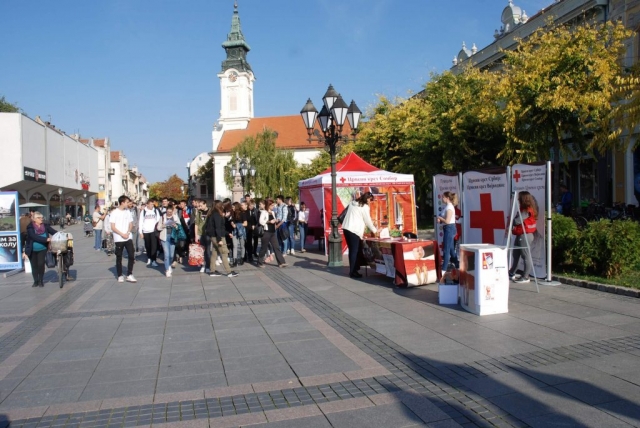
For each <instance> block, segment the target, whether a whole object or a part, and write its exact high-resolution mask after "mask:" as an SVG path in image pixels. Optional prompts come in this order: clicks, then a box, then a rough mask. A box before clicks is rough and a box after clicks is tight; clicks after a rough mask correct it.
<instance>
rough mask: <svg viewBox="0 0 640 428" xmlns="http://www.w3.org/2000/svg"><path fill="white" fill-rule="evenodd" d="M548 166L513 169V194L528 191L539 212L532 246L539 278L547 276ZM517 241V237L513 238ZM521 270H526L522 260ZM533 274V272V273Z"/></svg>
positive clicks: (513, 167)
mask: <svg viewBox="0 0 640 428" xmlns="http://www.w3.org/2000/svg"><path fill="white" fill-rule="evenodd" d="M546 183H547V165H546V163H544V164H540V165H525V164H516V165H514V166H512V167H511V190H512V191H513V192H516V191H517V192H523V191H527V192H529V193H531V196H533V200H534V202H535V204H536V211H537V212H538V221H537V225H536V232H535V233H534V235H533V243H532V244H531V258H532V259H533V268H534V270H535V275H536V277H538V278H544V277H545V276H546V275H547V257H546V246H545V239H544V237H545V232H546V225H545V218H544V217H545V214H544V213H545V201H546V198H545V196H546ZM512 240H515V237H513V238H512ZM519 269H524V261H523V260H520V265H519ZM532 273H533V272H532Z"/></svg>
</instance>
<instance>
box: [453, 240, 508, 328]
mask: <svg viewBox="0 0 640 428" xmlns="http://www.w3.org/2000/svg"><path fill="white" fill-rule="evenodd" d="M460 294H461V295H460V303H461V304H462V307H463V308H464V309H466V310H467V311H469V312H472V313H474V314H476V315H491V314H502V313H506V312H509V260H508V257H507V250H506V249H504V248H503V247H498V246H496V245H490V244H469V245H464V244H463V245H460Z"/></svg>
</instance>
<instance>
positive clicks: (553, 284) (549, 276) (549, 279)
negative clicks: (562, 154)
mask: <svg viewBox="0 0 640 428" xmlns="http://www.w3.org/2000/svg"><path fill="white" fill-rule="evenodd" d="M546 205H547V209H546V210H545V214H546V215H547V277H546V278H545V280H544V281H542V282H541V284H542V285H546V286H549V287H556V286H558V285H560V283H559V282H558V281H554V280H553V275H552V274H551V244H552V241H551V236H552V233H553V229H552V225H551V224H552V223H553V220H552V218H551V212H552V205H551V161H547V201H546Z"/></svg>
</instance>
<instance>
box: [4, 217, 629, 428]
mask: <svg viewBox="0 0 640 428" xmlns="http://www.w3.org/2000/svg"><path fill="white" fill-rule="evenodd" d="M77 229H78V230H77V231H75V230H73V228H72V231H74V232H75V233H76V249H77V250H76V251H77V254H78V257H77V258H76V259H77V260H76V265H75V266H74V268H75V269H76V271H75V274H76V275H77V277H78V280H77V281H76V282H74V283H71V284H68V285H67V286H66V287H65V289H63V290H60V289H58V288H57V287H55V284H53V283H52V284H50V285H49V286H46V287H45V288H44V289H34V288H31V287H30V279H29V277H28V276H27V275H24V274H19V275H17V276H14V277H11V278H8V279H3V280H0V428H5V427H7V426H11V427H18V426H19V427H27V428H31V427H33V428H35V427H74V428H75V427H82V428H84V427H87V428H88V427H116V426H117V427H129V426H150V425H156V424H162V425H163V426H164V425H165V424H176V426H178V425H180V426H185V427H186V426H191V425H193V426H203V427H204V426H211V427H215V426H265V427H266V426H268V427H272V428H273V427H287V426H290V427H298V426H309V427H316V426H317V427H331V426H334V427H358V426H363V427H365V426H366V427H374V426H380V427H386V426H393V427H396V426H425V425H426V426H433V427H450V426H451V427H453V426H465V427H467V426H469V427H471V426H499V427H500V426H505V427H506V426H516V427H520V426H523V427H524V426H534V427H535V426H598V427H600V426H607V427H608V426H640V375H638V373H639V372H638V370H637V367H638V364H639V363H640V310H639V309H640V306H638V304H639V302H638V301H637V299H632V298H625V297H622V296H615V295H610V294H603V293H599V292H597V291H593V290H585V289H576V288H575V287H570V286H559V287H553V288H551V287H543V288H541V293H540V294H537V293H535V290H533V287H532V286H531V285H516V284H511V290H510V312H509V314H502V315H494V316H486V317H477V316H475V315H472V314H469V313H467V312H465V311H463V310H462V309H461V308H460V307H457V306H439V305H438V304H437V293H436V288H435V286H433V285H431V286H426V287H419V288H410V289H395V288H393V287H391V286H390V284H389V282H388V280H387V279H386V278H384V277H380V276H376V275H372V274H371V273H370V271H369V272H367V276H366V277H365V278H364V279H363V280H360V281H356V280H352V279H350V278H348V276H347V275H346V269H336V270H329V269H327V268H326V267H325V266H324V262H323V258H322V257H321V256H320V255H319V254H315V253H313V252H307V253H303V254H296V255H291V256H288V257H287V262H288V263H289V265H290V267H289V268H286V269H278V268H276V267H273V266H272V267H267V268H266V269H264V270H259V269H256V268H255V267H253V266H250V265H246V264H245V265H244V266H242V267H240V268H239V269H238V270H239V271H240V276H238V277H236V278H232V279H229V278H210V277H208V276H206V275H202V274H200V273H199V272H197V270H195V269H194V268H190V267H178V269H176V270H175V272H174V276H173V277H172V278H166V277H164V276H163V273H162V268H156V269H154V268H147V267H146V266H145V264H144V261H145V260H146V258H145V256H144V255H141V256H138V258H137V260H138V263H137V264H136V266H135V269H134V274H135V275H136V277H137V278H138V280H139V281H138V283H137V284H129V283H125V284H118V283H117V282H116V280H115V277H114V267H113V263H114V260H113V258H111V257H108V256H107V255H106V254H104V253H101V252H94V251H91V250H90V247H91V245H92V239H91V238H86V239H85V238H83V237H82V236H81V231H80V229H79V228H77ZM90 241H91V242H90ZM47 279H49V280H50V281H53V280H55V273H53V272H49V273H47Z"/></svg>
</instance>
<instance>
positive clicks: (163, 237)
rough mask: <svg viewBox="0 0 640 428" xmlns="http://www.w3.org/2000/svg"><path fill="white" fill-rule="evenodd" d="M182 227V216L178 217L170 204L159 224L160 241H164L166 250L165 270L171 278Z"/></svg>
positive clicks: (164, 249) (163, 247)
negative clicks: (179, 230)
mask: <svg viewBox="0 0 640 428" xmlns="http://www.w3.org/2000/svg"><path fill="white" fill-rule="evenodd" d="M180 227H182V226H181V224H180V218H178V215H177V213H176V212H175V209H174V207H173V205H168V206H167V210H166V212H165V213H164V214H163V215H162V218H161V219H160V223H159V224H158V229H159V230H160V242H162V249H163V252H164V271H165V275H166V276H167V278H170V277H171V274H172V272H173V270H172V262H173V254H174V251H175V248H176V242H177V240H178V228H180Z"/></svg>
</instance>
